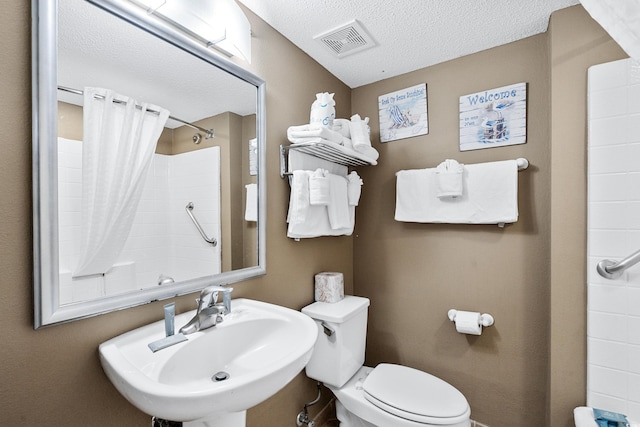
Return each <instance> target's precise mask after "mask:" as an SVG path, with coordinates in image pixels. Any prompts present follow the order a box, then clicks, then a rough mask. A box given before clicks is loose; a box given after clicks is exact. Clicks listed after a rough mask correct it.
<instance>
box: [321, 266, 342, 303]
mask: <svg viewBox="0 0 640 427" xmlns="http://www.w3.org/2000/svg"><path fill="white" fill-rule="evenodd" d="M315 285H316V287H315V299H316V301H320V302H330V303H333V302H338V301H340V300H342V299H343V298H344V277H343V275H342V273H336V272H332V271H326V272H323V273H318V274H316V276H315Z"/></svg>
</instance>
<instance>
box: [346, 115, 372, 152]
mask: <svg viewBox="0 0 640 427" xmlns="http://www.w3.org/2000/svg"><path fill="white" fill-rule="evenodd" d="M368 123H369V117H366V118H365V119H364V120H362V119H361V118H360V115H359V114H354V115H353V116H351V122H350V123H349V130H350V131H351V142H352V143H353V148H354V149H356V150H358V151H360V150H361V149H364V148H365V147H371V138H370V136H369V133H370V130H369V124H368Z"/></svg>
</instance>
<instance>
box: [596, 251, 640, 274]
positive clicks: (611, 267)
mask: <svg viewBox="0 0 640 427" xmlns="http://www.w3.org/2000/svg"><path fill="white" fill-rule="evenodd" d="M639 262H640V251H636V252H634V253H632V254H631V255H629V256H628V257H626V258H625V259H623V260H621V261H618V262H615V261H612V260H610V259H603V260H602V261H600V262H599V263H598V265H597V267H596V270H598V274H600V275H601V276H602V277H604V278H605V279H617V278H618V277H620V276H622V273H624V271H625V270H626V269H627V268H630V267H633V266H634V265H636V264H637V263H639Z"/></svg>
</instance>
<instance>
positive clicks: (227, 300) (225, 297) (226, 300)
mask: <svg viewBox="0 0 640 427" xmlns="http://www.w3.org/2000/svg"><path fill="white" fill-rule="evenodd" d="M231 292H233V288H225V290H224V291H223V292H222V304H223V305H224V311H225V314H229V313H231Z"/></svg>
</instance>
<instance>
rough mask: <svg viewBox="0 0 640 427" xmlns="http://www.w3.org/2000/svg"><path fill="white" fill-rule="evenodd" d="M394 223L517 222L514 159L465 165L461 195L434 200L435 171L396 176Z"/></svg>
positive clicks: (402, 173)
mask: <svg viewBox="0 0 640 427" xmlns="http://www.w3.org/2000/svg"><path fill="white" fill-rule="evenodd" d="M396 177H397V181H396V212H395V220H396V221H404V222H432V223H451V224H501V223H511V222H516V221H517V220H518V165H517V162H516V161H515V160H505V161H501V162H491V163H479V164H475V165H466V166H464V174H463V180H464V188H465V191H464V194H463V195H462V197H457V198H455V199H450V198H449V199H447V198H444V199H439V198H438V197H436V182H435V169H415V170H401V171H399V172H397V173H396Z"/></svg>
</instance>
